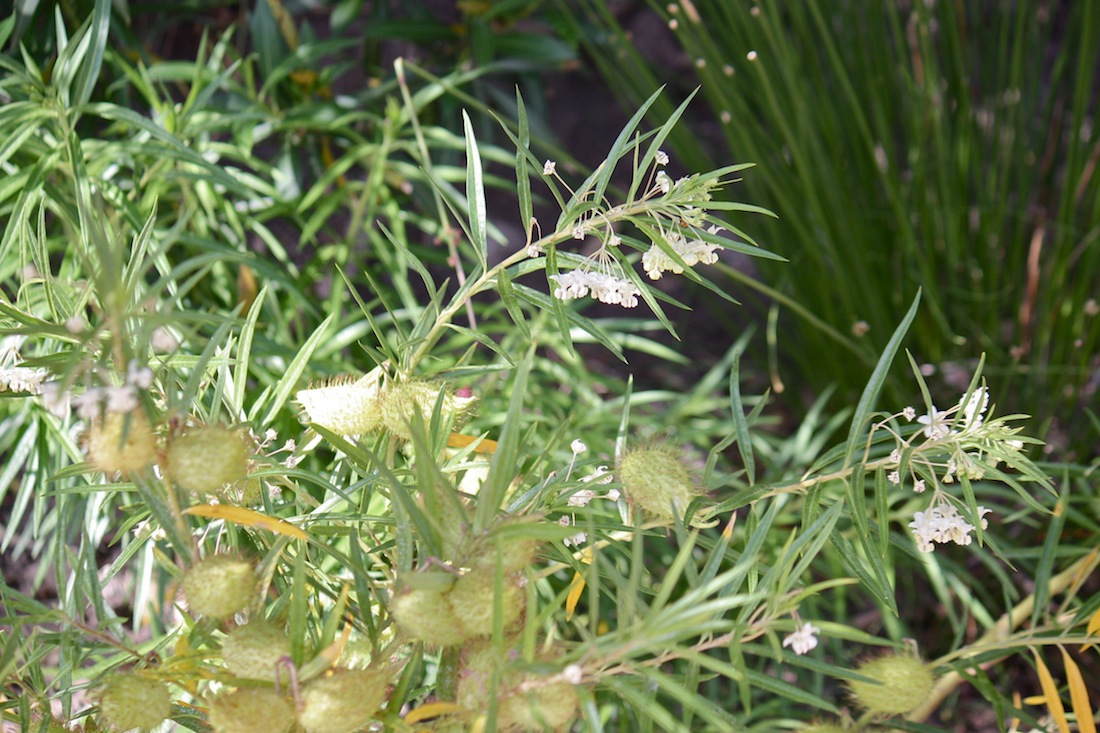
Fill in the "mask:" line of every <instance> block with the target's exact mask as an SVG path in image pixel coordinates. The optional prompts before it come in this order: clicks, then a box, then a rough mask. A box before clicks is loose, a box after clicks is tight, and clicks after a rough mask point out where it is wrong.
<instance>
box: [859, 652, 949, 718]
mask: <svg viewBox="0 0 1100 733" xmlns="http://www.w3.org/2000/svg"><path fill="white" fill-rule="evenodd" d="M856 671H857V672H858V673H859V674H861V675H863V676H864V677H869V678H871V679H873V680H875V681H876V682H877V683H878V684H876V683H875V682H863V681H862V680H849V681H848V687H849V689H850V690H851V691H852V695H853V696H854V697H855V699H856V700H857V701H858V702H859V704H860V706H862V707H863V708H865V709H867V710H868V711H870V712H872V713H875V714H880V715H903V714H905V713H908V712H909V711H910V710H913V709H914V708H916V707H917V706H919V705H921V704H922V703H924V702H925V701H926V700H927V699H928V696H929V695H930V694H931V693H932V686H933V684H935V677H934V676H933V675H932V670H931V669H929V667H928V665H927V664H925V663H924V662H922V661H921V660H919V659H917V658H916V657H915V656H912V655H910V654H888V655H886V656H883V657H877V658H875V659H872V660H870V661H867V662H864V663H863V664H861V665H860V666H859V667H858V668H857V669H856Z"/></svg>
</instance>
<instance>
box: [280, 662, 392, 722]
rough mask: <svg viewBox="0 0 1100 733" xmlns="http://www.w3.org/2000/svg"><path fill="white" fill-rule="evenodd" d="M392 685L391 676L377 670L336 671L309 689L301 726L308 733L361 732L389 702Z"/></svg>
mask: <svg viewBox="0 0 1100 733" xmlns="http://www.w3.org/2000/svg"><path fill="white" fill-rule="evenodd" d="M388 683H389V677H388V675H386V674H385V673H383V672H379V671H377V670H350V669H342V670H334V674H332V675H331V676H329V677H322V678H321V679H317V680H314V681H312V682H310V683H309V685H307V686H306V688H305V692H304V693H303V694H302V708H301V711H300V712H299V714H298V722H299V723H301V725H302V727H303V728H305V729H306V731H308V733H350V732H351V731H353V730H358V729H359V728H362V727H363V726H364V725H365V724H366V723H367V722H368V721H369V720H370V719H371V718H372V717H373V716H374V714H375V713H376V712H377V711H378V708H379V707H381V705H382V703H383V702H385V700H386V686H387V685H388Z"/></svg>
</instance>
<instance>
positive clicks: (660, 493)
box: [617, 445, 695, 520]
mask: <svg viewBox="0 0 1100 733" xmlns="http://www.w3.org/2000/svg"><path fill="white" fill-rule="evenodd" d="M617 473H618V477H619V481H620V482H621V483H622V487H623V494H624V495H625V496H626V498H627V499H628V500H629V501H631V502H633V503H635V504H637V505H638V506H640V507H641V508H642V509H644V510H645V511H646V512H648V513H649V514H652V515H653V516H655V517H657V518H658V519H664V520H671V519H672V517H673V511H675V512H676V513H677V514H679V513H682V512H683V511H684V509H685V508H686V507H687V505H688V502H690V501H691V499H692V497H693V496H694V495H695V485H694V482H693V481H692V478H691V473H690V471H688V468H687V466H686V465H684V460H683V457H682V456H681V455H680V451H679V450H677V449H676V448H673V447H671V446H667V445H663V446H654V447H649V448H635V449H631V450H628V451H627V452H626V453H624V454H623V457H622V460H621V461H620V462H619V468H618V472H617Z"/></svg>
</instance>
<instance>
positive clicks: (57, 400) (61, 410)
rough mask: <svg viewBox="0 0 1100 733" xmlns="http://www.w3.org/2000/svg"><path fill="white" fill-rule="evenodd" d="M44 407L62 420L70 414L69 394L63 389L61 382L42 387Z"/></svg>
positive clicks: (47, 383)
mask: <svg viewBox="0 0 1100 733" xmlns="http://www.w3.org/2000/svg"><path fill="white" fill-rule="evenodd" d="M41 395H42V406H43V407H45V408H46V409H47V410H49V412H50V413H51V414H52V415H53V416H54V417H58V418H60V419H62V420H64V419H65V417H66V416H68V414H69V393H68V392H64V391H62V389H61V382H46V383H45V384H43V385H42V391H41Z"/></svg>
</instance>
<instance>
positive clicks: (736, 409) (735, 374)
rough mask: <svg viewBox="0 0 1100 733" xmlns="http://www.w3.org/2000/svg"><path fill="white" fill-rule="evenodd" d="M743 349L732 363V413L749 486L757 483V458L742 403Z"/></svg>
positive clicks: (734, 431) (738, 447)
mask: <svg viewBox="0 0 1100 733" xmlns="http://www.w3.org/2000/svg"><path fill="white" fill-rule="evenodd" d="M740 374H741V350H740V349H738V350H737V351H735V352H734V354H733V363H732V364H731V365H730V413H731V415H732V416H733V433H734V435H735V436H736V438H737V450H738V452H739V453H740V454H741V462H742V463H743V464H744V466H745V475H746V476H748V479H749V486H752V485H753V484H754V483H756V458H755V456H753V452H752V436H751V435H749V424H748V421H746V420H745V407H744V405H743V404H742V403H741V380H740Z"/></svg>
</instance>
